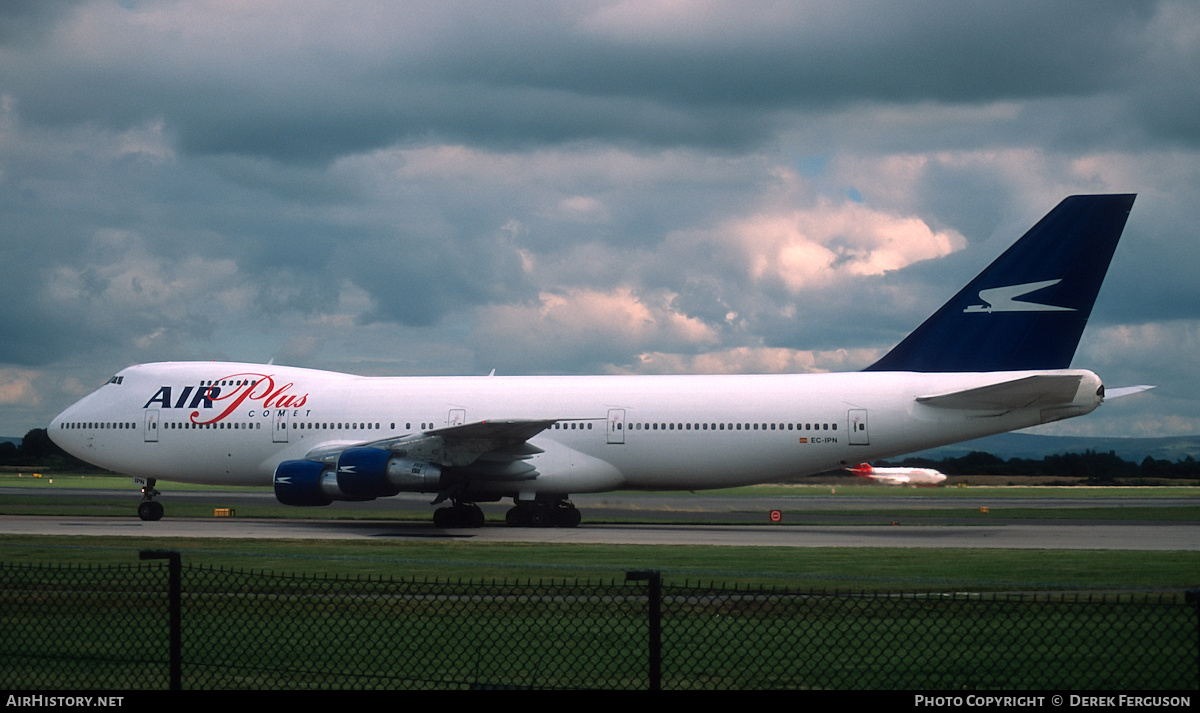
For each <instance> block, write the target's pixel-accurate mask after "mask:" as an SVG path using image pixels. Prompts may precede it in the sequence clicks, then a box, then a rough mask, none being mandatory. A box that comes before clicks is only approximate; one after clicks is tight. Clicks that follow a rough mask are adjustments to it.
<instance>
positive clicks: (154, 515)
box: [138, 500, 163, 522]
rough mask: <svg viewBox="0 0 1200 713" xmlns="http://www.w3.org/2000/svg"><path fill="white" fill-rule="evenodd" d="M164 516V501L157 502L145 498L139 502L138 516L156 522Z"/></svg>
mask: <svg viewBox="0 0 1200 713" xmlns="http://www.w3.org/2000/svg"><path fill="white" fill-rule="evenodd" d="M162 516H163V506H162V503H159V502H155V501H153V500H143V501H142V502H141V503H138V517H140V518H141V519H143V520H145V521H147V522H154V521H156V520H161V519H162Z"/></svg>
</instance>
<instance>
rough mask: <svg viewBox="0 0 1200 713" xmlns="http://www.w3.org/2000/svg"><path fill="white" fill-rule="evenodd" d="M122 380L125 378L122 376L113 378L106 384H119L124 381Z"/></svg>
mask: <svg viewBox="0 0 1200 713" xmlns="http://www.w3.org/2000/svg"><path fill="white" fill-rule="evenodd" d="M124 380H125V377H123V376H114V377H113V378H111V379H109V380H108V383H110V384H119V383H121V382H122V381H124Z"/></svg>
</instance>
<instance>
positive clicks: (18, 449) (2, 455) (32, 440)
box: [0, 428, 105, 473]
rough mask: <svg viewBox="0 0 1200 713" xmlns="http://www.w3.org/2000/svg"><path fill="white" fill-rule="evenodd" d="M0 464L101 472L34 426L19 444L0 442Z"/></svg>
mask: <svg viewBox="0 0 1200 713" xmlns="http://www.w3.org/2000/svg"><path fill="white" fill-rule="evenodd" d="M0 465H9V466H14V465H15V466H29V467H34V466H36V467H38V468H44V469H46V470H58V471H64V470H65V471H71V472H73V473H102V472H105V471H104V470H103V469H102V468H97V467H96V466H94V465H91V464H90V463H85V462H83V461H81V460H79V459H78V458H76V457H75V456H73V455H71V454H70V453H67V452H66V451H64V450H63V449H61V448H59V447H58V445H57V444H56V443H55V442H54V441H52V440H50V436H49V434H47V433H46V429H44V428H35V429H33V430H32V431H30V432H29V433H26V434H25V438H23V439H21V445H19V446H18V445H17V444H15V443H12V442H11V441H4V442H2V443H0Z"/></svg>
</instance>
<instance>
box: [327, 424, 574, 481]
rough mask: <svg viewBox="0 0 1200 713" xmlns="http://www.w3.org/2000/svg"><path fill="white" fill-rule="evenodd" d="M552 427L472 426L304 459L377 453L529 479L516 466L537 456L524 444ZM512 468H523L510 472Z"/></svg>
mask: <svg viewBox="0 0 1200 713" xmlns="http://www.w3.org/2000/svg"><path fill="white" fill-rule="evenodd" d="M555 423H556V421H555V420H553V419H550V420H529V421H525V420H515V421H478V422H475V423H467V424H463V425H461V426H449V427H446V428H435V429H433V430H429V431H423V432H421V433H410V434H407V435H404V436H399V437H397V438H386V439H382V440H378V441H353V442H351V441H346V442H333V443H326V444H323V445H321V446H320V447H318V448H316V449H314V450H312V451H309V453H308V454H307V455H306V456H305V459H306V460H312V461H319V462H322V463H329V464H336V462H337V460H338V457H339V456H340V455H341V453H342V452H343V451H345V450H347V449H350V448H377V449H380V450H388V451H391V452H392V453H393V454H395V455H396V456H399V457H402V458H410V459H412V460H420V461H427V462H429V463H434V464H437V465H439V466H443V467H454V468H469V469H470V470H471V471H475V472H478V473H479V474H480V475H485V474H486V475H487V476H489V477H497V476H500V477H503V476H504V475H505V473H507V474H509V475H510V476H517V475H521V476H524V477H534V476H536V471H535V470H534V468H533V467H532V466H529V465H527V464H518V461H521V460H524V459H527V458H529V457H530V456H533V455H536V454H538V453H541V452H542V449H541V448H538V447H537V446H535V445H533V444H531V443H529V442H528V441H529V439H530V438H533V437H534V436H536V435H537V434H539V433H541V432H542V431H544V430H546V429H547V428H549V427H550V426H553V425H554V424H555ZM516 465H523V466H524V467H523V468H521V467H513V466H516Z"/></svg>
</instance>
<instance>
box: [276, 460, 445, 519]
mask: <svg viewBox="0 0 1200 713" xmlns="http://www.w3.org/2000/svg"><path fill="white" fill-rule="evenodd" d="M274 481H275V498H276V499H277V500H279V502H281V503H283V504H284V505H300V506H312V505H328V504H330V503H332V502H333V501H334V500H374V499H375V498H378V497H385V496H388V495H396V494H397V493H400V492H418V493H428V492H437V491H439V490H440V489H441V483H442V469H441V468H440V467H439V466H437V465H435V464H433V463H428V462H425V461H417V460H412V459H410V458H398V457H395V456H393V454H392V452H391V451H387V450H383V449H382V448H349V449H346V450H345V451H342V453H341V454H340V455H339V456H338V460H337V466H336V467H330V466H329V465H327V464H325V463H320V462H317V461H311V460H289V461H284V462H282V463H280V464H279V466H278V467H277V468H276V469H275V478H274Z"/></svg>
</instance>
